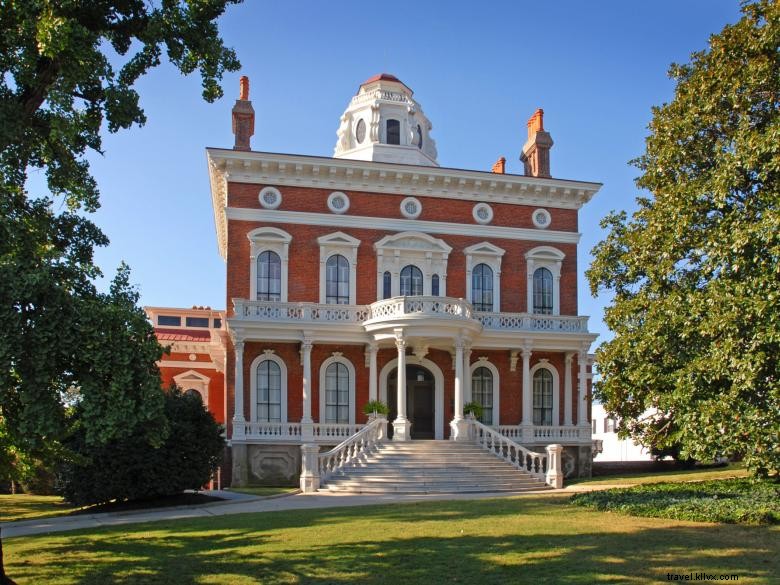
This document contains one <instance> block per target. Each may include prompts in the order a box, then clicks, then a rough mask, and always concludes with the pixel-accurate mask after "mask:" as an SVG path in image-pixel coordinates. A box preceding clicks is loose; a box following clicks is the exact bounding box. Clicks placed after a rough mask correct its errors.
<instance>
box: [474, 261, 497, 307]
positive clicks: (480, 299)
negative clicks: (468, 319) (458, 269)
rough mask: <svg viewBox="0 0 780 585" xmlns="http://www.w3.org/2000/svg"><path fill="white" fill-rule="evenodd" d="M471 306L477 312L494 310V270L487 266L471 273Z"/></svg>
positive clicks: (484, 265)
mask: <svg viewBox="0 0 780 585" xmlns="http://www.w3.org/2000/svg"><path fill="white" fill-rule="evenodd" d="M471 304H472V305H474V310H475V311H492V310H493V269H492V268H490V266H488V265H487V264H477V265H476V266H475V267H474V269H473V270H472V271H471Z"/></svg>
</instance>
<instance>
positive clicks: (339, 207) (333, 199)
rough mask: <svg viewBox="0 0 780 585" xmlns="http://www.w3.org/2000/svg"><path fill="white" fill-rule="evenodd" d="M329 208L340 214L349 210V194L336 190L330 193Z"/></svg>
mask: <svg viewBox="0 0 780 585" xmlns="http://www.w3.org/2000/svg"><path fill="white" fill-rule="evenodd" d="M328 209H330V210H331V211H332V212H333V213H336V214H339V215H340V214H342V213H346V212H347V211H349V197H348V196H347V194H346V193H342V192H341V191H334V192H333V193H331V194H330V195H328Z"/></svg>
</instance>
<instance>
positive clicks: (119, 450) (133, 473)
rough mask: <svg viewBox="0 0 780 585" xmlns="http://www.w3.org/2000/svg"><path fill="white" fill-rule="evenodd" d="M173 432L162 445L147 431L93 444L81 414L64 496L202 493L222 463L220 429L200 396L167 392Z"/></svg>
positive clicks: (93, 498) (99, 499) (94, 500)
mask: <svg viewBox="0 0 780 585" xmlns="http://www.w3.org/2000/svg"><path fill="white" fill-rule="evenodd" d="M164 405H165V417H166V419H167V423H168V427H169V429H170V432H169V433H168V436H167V438H166V439H165V440H164V441H163V443H162V444H161V445H159V446H155V445H152V444H151V443H150V442H149V440H148V437H146V436H145V433H144V431H143V429H141V428H137V429H136V430H135V432H133V433H132V434H131V435H129V436H127V437H124V438H122V439H119V440H117V441H115V442H113V443H111V444H108V445H106V444H98V445H91V444H90V443H88V441H87V433H86V429H85V426H84V425H81V424H78V419H79V418H80V417H81V416H82V412H81V411H80V409H77V414H76V418H77V424H76V431H75V433H74V435H73V436H72V437H71V438H70V439H69V441H68V442H67V446H68V447H69V448H70V449H71V450H72V451H73V452H74V453H75V454H76V457H75V458H74V460H73V461H71V462H69V463H66V464H65V465H64V466H63V469H62V471H61V478H60V480H61V490H62V495H63V496H64V497H65V499H66V500H68V501H69V502H71V503H73V504H76V505H86V504H100V503H105V502H109V501H111V500H137V499H144V498H154V497H158V496H168V495H174V494H178V493H181V492H182V491H183V490H185V489H200V488H201V487H202V486H203V485H205V484H206V482H208V480H209V478H210V477H211V475H212V473H213V472H214V471H216V469H217V467H219V465H220V464H221V461H222V455H223V452H224V449H225V440H224V438H223V437H222V427H221V426H220V425H219V424H217V422H216V421H215V420H214V417H212V415H211V413H209V412H208V410H206V407H205V406H204V405H203V402H202V401H201V400H200V398H199V397H198V396H189V395H185V394H182V393H181V391H180V390H179V389H177V388H173V389H171V391H170V392H166V393H164Z"/></svg>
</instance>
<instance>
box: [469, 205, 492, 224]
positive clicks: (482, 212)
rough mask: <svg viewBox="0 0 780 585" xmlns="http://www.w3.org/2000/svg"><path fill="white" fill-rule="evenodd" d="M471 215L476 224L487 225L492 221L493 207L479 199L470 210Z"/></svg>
mask: <svg viewBox="0 0 780 585" xmlns="http://www.w3.org/2000/svg"><path fill="white" fill-rule="evenodd" d="M471 216H472V217H473V218H474V221H476V222H477V223H478V224H481V225H487V224H489V223H490V222H491V221H493V208H492V207H490V205H489V204H487V203H485V202H484V201H481V202H479V203H477V204H476V205H475V206H474V208H473V209H472V210H471Z"/></svg>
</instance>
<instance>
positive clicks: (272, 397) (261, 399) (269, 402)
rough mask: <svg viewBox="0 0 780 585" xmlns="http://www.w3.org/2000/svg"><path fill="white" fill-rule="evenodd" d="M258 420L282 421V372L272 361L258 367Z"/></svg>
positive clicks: (264, 362)
mask: <svg viewBox="0 0 780 585" xmlns="http://www.w3.org/2000/svg"><path fill="white" fill-rule="evenodd" d="M257 420H258V421H266V422H281V420H282V370H281V368H280V367H279V364H277V363H276V362H274V361H271V360H264V361H262V362H260V364H259V365H258V366H257Z"/></svg>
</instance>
